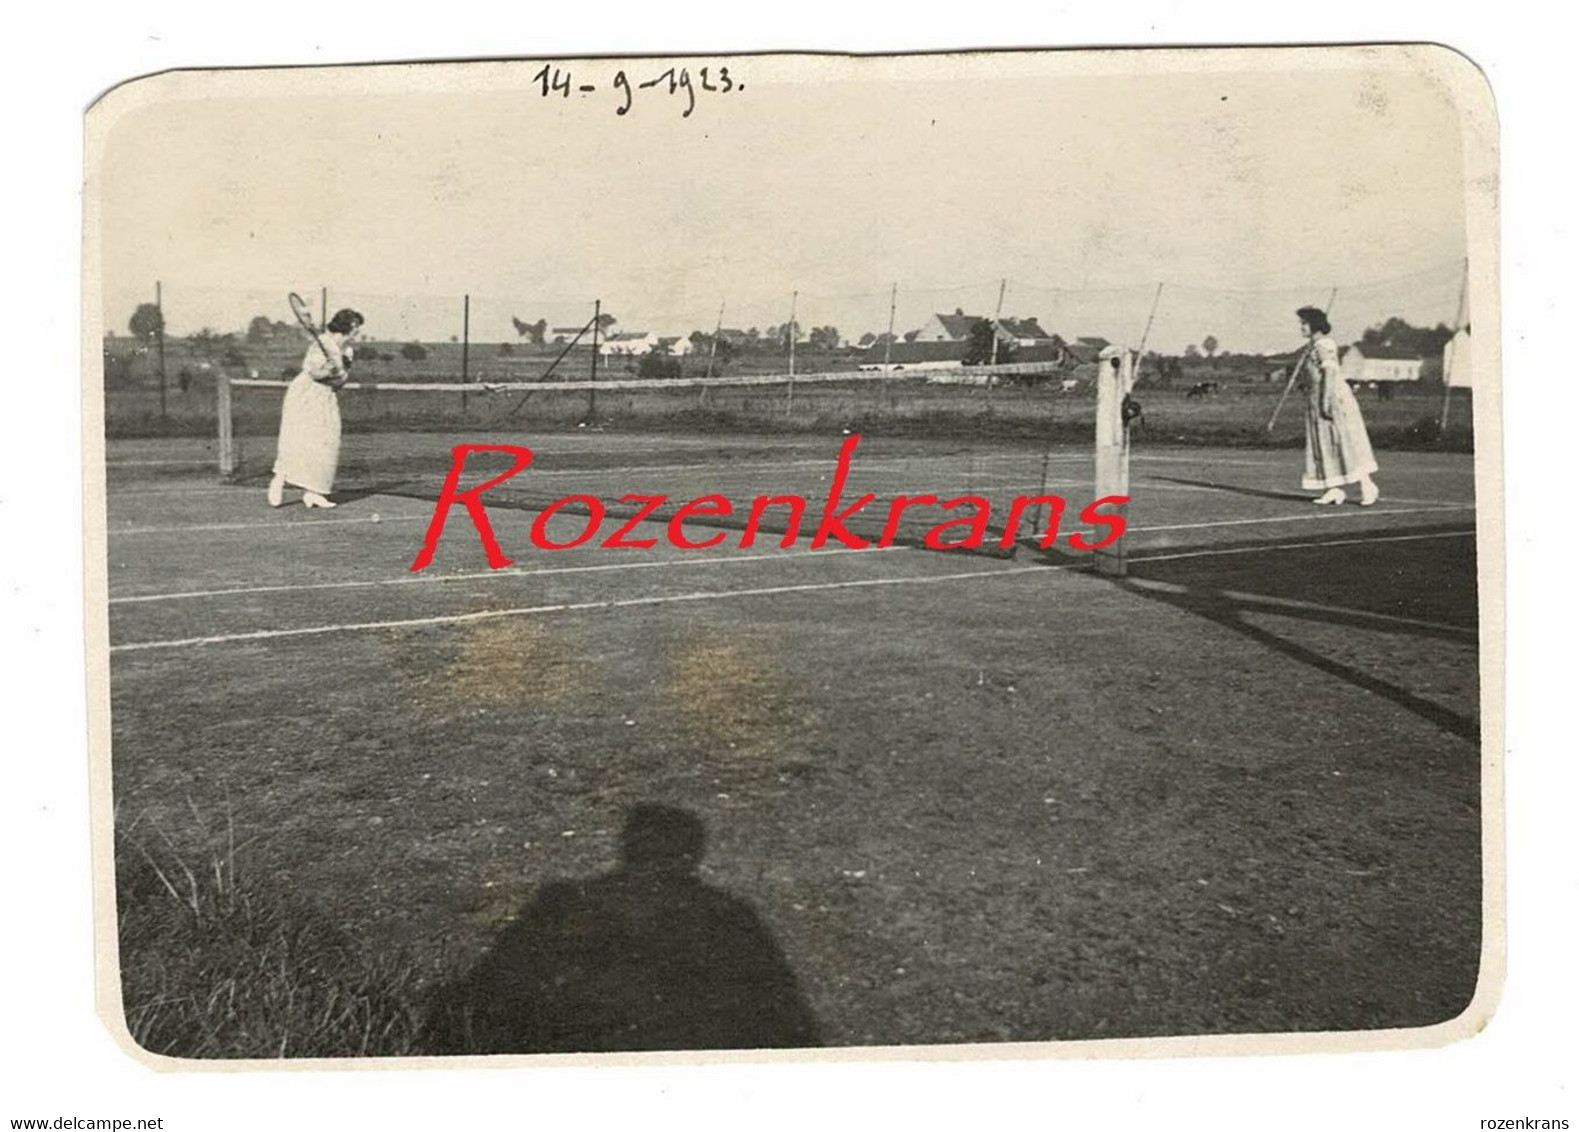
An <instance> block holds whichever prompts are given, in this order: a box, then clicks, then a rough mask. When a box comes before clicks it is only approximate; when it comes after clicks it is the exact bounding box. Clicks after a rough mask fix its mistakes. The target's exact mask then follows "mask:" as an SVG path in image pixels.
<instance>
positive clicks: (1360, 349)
mask: <svg viewBox="0 0 1579 1132" xmlns="http://www.w3.org/2000/svg"><path fill="white" fill-rule="evenodd" d="M1424 364H1425V359H1424V358H1422V357H1421V356H1420V355H1419V354H1417V353H1415V352H1414V351H1413V350H1402V349H1399V348H1397V347H1395V346H1360V345H1354V346H1344V347H1342V348H1340V349H1339V350H1338V371H1339V372H1340V373H1341V374H1342V375H1343V380H1345V381H1352V382H1367V383H1368V382H1373V381H1386V382H1395V381H1419V380H1420V367H1421V366H1422V365H1424Z"/></svg>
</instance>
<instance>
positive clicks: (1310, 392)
mask: <svg viewBox="0 0 1579 1132" xmlns="http://www.w3.org/2000/svg"><path fill="white" fill-rule="evenodd" d="M1300 376H1301V378H1302V380H1303V381H1304V383H1305V394H1306V400H1305V474H1304V476H1303V477H1302V478H1301V479H1300V482H1299V485H1300V487H1302V488H1304V489H1305V490H1307V491H1316V490H1320V489H1322V488H1333V487H1342V486H1343V485H1345V484H1350V483H1359V482H1360V481H1361V480H1362V479H1364V478H1365V477H1366V476H1369V475H1374V474H1375V472H1376V456H1375V454H1374V453H1373V452H1372V451H1371V438H1370V437H1369V436H1368V435H1367V434H1366V432H1365V418H1364V417H1363V416H1361V414H1360V403H1359V401H1357V400H1356V399H1355V397H1354V391H1353V390H1352V389H1350V388H1349V383H1348V382H1347V381H1345V380H1343V374H1342V372H1341V371H1340V369H1339V364H1338V347H1337V344H1336V343H1335V342H1333V340H1332V339H1331V338H1328V337H1327V336H1326V335H1323V336H1321V337H1320V338H1317V339H1316V341H1315V342H1314V343H1312V344H1311V349H1310V352H1309V354H1308V355H1307V356H1306V358H1305V364H1304V365H1303V366H1302V367H1301V371H1300ZM1329 391H1330V396H1331V398H1332V419H1331V420H1328V419H1327V418H1325V417H1323V416H1322V415H1321V406H1322V398H1323V396H1325V395H1328V394H1329Z"/></svg>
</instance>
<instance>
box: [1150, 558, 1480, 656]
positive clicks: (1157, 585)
mask: <svg viewBox="0 0 1579 1132" xmlns="http://www.w3.org/2000/svg"><path fill="white" fill-rule="evenodd" d="M1404 537H1405V538H1414V537H1421V538H1438V537H1443V536H1438V535H1421V536H1413V535H1406V536H1404ZM1347 541H1354V542H1391V541H1396V540H1392V539H1354V540H1347ZM1301 545H1305V546H1342V545H1344V544H1343V543H1331V542H1321V543H1304V544H1301ZM1264 549H1267V550H1277V549H1279V548H1278V547H1266V548H1264ZM1163 557H1169V556H1167V555H1164V556H1163ZM1130 561H1132V562H1144V561H1146V560H1145V559H1144V558H1140V559H1131V560H1130ZM1129 584H1130V585H1132V586H1134V587H1135V588H1136V589H1141V590H1161V591H1163V592H1165V593H1176V594H1187V593H1189V592H1190V587H1189V586H1181V585H1177V584H1175V583H1172V582H1158V581H1154V580H1152V579H1149V578H1132V579H1130V582H1129ZM1215 594H1216V596H1219V597H1226V598H1230V599H1232V600H1234V601H1239V602H1244V603H1246V604H1247V605H1253V606H1256V607H1258V608H1255V609H1251V610H1249V611H1248V612H1251V613H1271V614H1274V615H1275V614H1277V613H1278V612H1280V611H1281V610H1285V609H1286V610H1289V611H1291V612H1300V611H1310V612H1314V613H1341V614H1344V615H1347V616H1352V617H1360V618H1364V619H1365V620H1367V621H1379V622H1382V623H1384V624H1389V625H1399V626H1404V627H1407V628H1414V629H1435V630H1437V631H1438V632H1443V633H1453V634H1455V635H1458V636H1463V637H1469V638H1471V639H1478V638H1479V636H1480V630H1478V629H1466V628H1465V627H1464V626H1462V625H1449V624H1447V623H1446V622H1443V621H1422V620H1420V619H1419V618H1417V617H1399V616H1397V615H1396V614H1393V613H1372V612H1371V611H1370V610H1368V609H1351V608H1349V607H1348V606H1343V605H1325V604H1323V603H1321V602H1317V601H1299V600H1297V599H1295V598H1286V597H1268V596H1267V595H1265V594H1253V593H1248V592H1246V591H1244V590H1218V591H1215Z"/></svg>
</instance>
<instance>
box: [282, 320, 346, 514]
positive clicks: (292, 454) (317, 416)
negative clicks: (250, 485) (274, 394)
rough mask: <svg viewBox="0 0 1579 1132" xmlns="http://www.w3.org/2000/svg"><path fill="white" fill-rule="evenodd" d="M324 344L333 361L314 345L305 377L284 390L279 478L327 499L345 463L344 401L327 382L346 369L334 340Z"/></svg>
mask: <svg viewBox="0 0 1579 1132" xmlns="http://www.w3.org/2000/svg"><path fill="white" fill-rule="evenodd" d="M323 344H324V347H325V349H327V350H328V352H329V357H327V358H326V357H325V356H324V352H323V351H322V350H320V349H318V346H317V344H316V343H315V344H314V345H312V346H309V347H308V348H307V356H306V357H305V358H303V359H302V369H301V372H300V373H298V374H297V375H296V376H295V377H294V378H293V379H292V380H291V383H290V385H289V386H288V387H287V388H286V390H285V403H284V404H283V405H282V406H281V408H280V442H279V448H278V449H277V454H276V455H275V457H274V474H275V475H277V476H284V477H285V482H286V483H288V484H290V485H292V486H294V487H300V488H303V489H305V490H307V491H315V492H317V493H318V494H319V495H328V494H329V493H330V492H331V491H333V490H334V475H335V470H336V468H338V466H339V464H340V398H339V394H337V393H336V392H335V391H334V389H333V388H331V387H330V386H329V385H327V384H325V383H326V382H327V381H329V380H331V379H332V378H333V377H334V376H335V373H336V370H341V371H343V370H344V364H343V355H342V352H341V349H340V344H339V342H338V341H336V339H335V338H334V336H333V335H325V336H324V339H323ZM331 358H332V359H333V361H331V360H330V359H331Z"/></svg>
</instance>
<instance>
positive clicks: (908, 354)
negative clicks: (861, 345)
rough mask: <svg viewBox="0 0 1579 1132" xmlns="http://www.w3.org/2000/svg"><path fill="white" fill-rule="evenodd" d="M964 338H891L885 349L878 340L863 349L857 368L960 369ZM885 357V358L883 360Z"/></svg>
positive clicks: (967, 346)
mask: <svg viewBox="0 0 1579 1132" xmlns="http://www.w3.org/2000/svg"><path fill="white" fill-rule="evenodd" d="M968 349H969V344H968V343H965V342H922V341H920V340H917V341H915V342H895V343H893V344H892V345H891V346H889V347H888V349H887V350H886V351H885V350H884V349H883V345H882V343H880V342H879V343H877V344H876V345H873V346H870V347H868V348H867V350H866V351H865V360H863V361H862V362H861V368H862V369H863V370H869V371H894V370H924V371H927V370H962V369H964V368H965V352H966V350H968ZM885 359H886V360H885Z"/></svg>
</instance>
